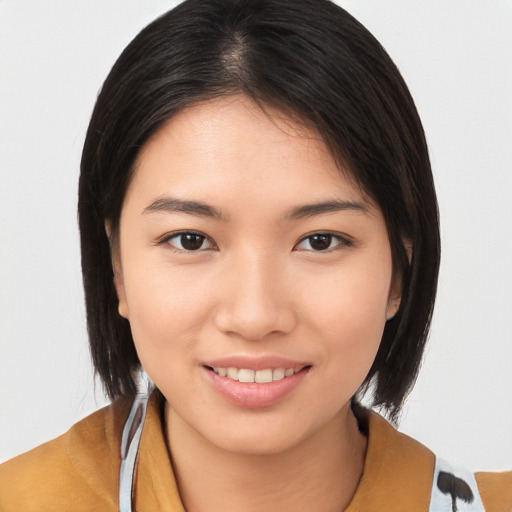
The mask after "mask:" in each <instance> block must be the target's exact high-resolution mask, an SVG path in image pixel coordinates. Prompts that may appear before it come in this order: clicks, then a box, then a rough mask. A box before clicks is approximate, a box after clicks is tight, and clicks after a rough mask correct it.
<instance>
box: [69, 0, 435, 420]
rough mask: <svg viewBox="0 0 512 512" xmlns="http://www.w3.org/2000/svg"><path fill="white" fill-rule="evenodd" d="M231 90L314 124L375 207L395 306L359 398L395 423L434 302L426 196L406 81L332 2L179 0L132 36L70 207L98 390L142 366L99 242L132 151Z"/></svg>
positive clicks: (123, 383) (91, 132) (100, 103)
mask: <svg viewBox="0 0 512 512" xmlns="http://www.w3.org/2000/svg"><path fill="white" fill-rule="evenodd" d="M234 94H244V95H246V96H248V97H249V98H251V99H252V100H254V101H255V102H256V103H257V104H258V105H260V107H261V108H263V109H265V107H266V106H271V107H274V108H277V109H279V110H280V111H282V112H283V113H284V114H286V115H288V116H290V117H292V118H293V119H294V120H296V121H298V122H301V123H303V124H304V126H308V127H310V128H313V129H314V130H316V132H317V133H318V134H320V136H321V137H322V138H323V140H324V142H325V143H326V145H327V147H328V148H329V149H330V151H331V152H332V155H333V157H334V158H335V159H336V161H337V162H338V164H339V167H340V172H345V173H348V175H349V176H351V177H352V178H353V179H354V180H355V182H356V183H358V184H359V186H360V187H361V190H362V191H363V192H364V193H365V194H367V195H368V196H369V197H370V198H371V199H373V201H375V203H376V204H377V205H378V206H379V207H380V208H381V210H382V212H383V215H384V218H385V220H386V224H387V229H388V234H389V240H390V245H391V251H392V257H393V264H394V269H395V272H396V273H397V275H399V276H400V278H401V283H402V300H401V304H400V308H399V310H398V312H397V314H396V315H395V317H394V318H392V319H391V320H388V322H387V323H386V326H385V330H384V333H383V336H382V341H381V344H380V348H379V351H378V353H377V356H376V358H375V361H374V363H373V366H372V367H371V369H370V371H369V373H368V375H367V377H366V379H365V381H364V383H363V385H362V386H361V388H360V390H359V392H358V394H357V396H359V395H360V394H361V392H362V391H363V390H366V389H368V387H369V386H370V388H371V390H372V392H373V405H374V406H378V407H381V408H383V409H384V410H385V412H387V414H388V416H389V417H390V418H392V419H396V418H397V416H398V414H399V412H400V408H401V406H402V404H403V401H404V399H405V397H406V395H407V393H408V392H409V391H410V389H411V387H412V386H413V384H414V382H415V379H416V376H417V373H418V370H419V366H420V362H421V357H422V353H423V349H424V346H425V342H426V339H427V335H428V331H429V327H430V321H431V316H432V310H433V306H434V300H435V293H436V288H437V275H438V269H439V258H440V244H439V225H438V210H437V201H436V195H435V190H434V185H433V179H432V173H431V169H430V162H429V156H428V150H427V144H426V141H425V136H424V132H423V128H422V125H421V121H420V119H419V116H418V113H417V111H416V108H415V106H414V102H413V100H412V98H411V96H410V93H409V91H408V89H407V86H406V85H405V83H404V81H403V79H402V77H401V75H400V73H399V72H398V70H397V68H396V67H395V65H394V64H393V62H392V61H391V59H390V57H389V56H388V55H387V53H386V52H385V50H384V49H383V48H382V46H381V45H380V44H379V43H378V41H377V40H376V39H375V38H374V37H373V36H372V35H371V34H370V33H369V32H368V30H366V29H365V28H364V27H363V26H362V25H361V24H360V23H359V22H358V21H357V20H355V19H354V18H353V17H352V16H351V15H349V14H348V13H347V12H345V11H344V10H343V9H341V8H340V7H338V6H337V5H335V4H334V3H332V2H330V1H329V0H186V1H185V2H183V3H181V4H180V5H178V6H177V7H176V8H174V9H172V10H171V11H169V12H168V13H166V14H164V15H163V16H161V17H160V18H158V19H157V20H156V21H154V22H153V23H151V24H150V25H149V26H147V27H146V28H145V29H144V30H142V31H141V32H140V33H139V34H138V35H137V37H136V38H135V39H134V40H133V41H132V42H131V43H130V44H129V46H128V47H127V48H126V49H125V50H124V52H123V53H122V55H121V56H120V57H119V59H118V60H117V62H116V63H115V65H114V66H113V68H112V70H111V72H110V74H109V76H108V77H107V79H106V81H105V83H104V85H103V87H102V89H101V92H100V94H99V96H98V99H97V103H96V106H95V108H94V111H93V114H92V119H91V122H90V125H89V129H88V132H87V137H86V141H85V146H84V150H83V155H82V162H81V175H80V185H79V202H78V209H79V224H80V232H81V248H82V272H83V280H84V288H85V300H86V311H87V323H88V332H89V339H90V347H91V353H92V359H93V362H94V366H95V368H96V372H97V374H99V376H100V377H101V379H102V382H103V385H104V388H105V391H106V393H107V394H108V395H109V397H110V398H116V397H118V396H121V395H132V394H134V393H135V392H136V378H135V375H136V372H137V370H139V369H140V362H139V359H138V357H137V353H136V351H135V347H134V342H133V338H132V335H131V332H130V325H129V323H128V321H127V320H125V319H123V318H122V317H121V316H120V315H119V314H118V311H117V307H118V300H117V296H116V291H115V288H114V282H113V278H114V276H113V270H112V265H111V245H110V242H112V243H114V244H115V243H116V237H117V235H118V228H119V218H120V214H121V209H122V206H123V200H124V197H125V194H126V190H127V187H128V186H129V184H130V180H131V177H132V175H133V172H134V164H135V162H136V159H137V155H138V154H139V151H140V149H141V147H142V146H143V145H144V144H145V143H146V142H147V140H148V139H149V137H151V136H152V135H153V134H154V133H155V132H156V131H157V130H158V129H159V128H160V127H161V126H162V125H163V123H165V121H166V120H168V119H169V118H171V117H172V116H174V115H176V113H177V112H179V111H181V110H183V109H185V108H187V107H190V106H191V105H193V104H195V103H197V102H201V101H207V100H209V99H213V98H217V97H220V96H228V95H234ZM106 221H107V222H109V223H110V225H111V228H112V236H111V239H112V240H111V241H109V239H108V238H107V235H106V234H105V222H106ZM404 242H405V243H407V244H410V245H411V246H412V256H411V257H409V256H410V253H409V254H408V252H407V250H406V248H405V247H404Z"/></svg>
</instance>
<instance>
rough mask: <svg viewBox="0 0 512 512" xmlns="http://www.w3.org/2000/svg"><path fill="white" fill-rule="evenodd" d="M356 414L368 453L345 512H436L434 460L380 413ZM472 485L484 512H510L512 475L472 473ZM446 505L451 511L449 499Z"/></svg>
mask: <svg viewBox="0 0 512 512" xmlns="http://www.w3.org/2000/svg"><path fill="white" fill-rule="evenodd" d="M356 415H357V416H358V419H359V420H360V427H361V425H362V426H363V427H364V428H362V431H363V432H364V433H365V434H366V435H367V436H368V448H367V452H366V459H365V468H364V473H363V476H362V478H361V481H360V484H359V488H358V489H357V491H356V494H355V495H354V498H353V502H352V503H351V506H350V507H349V509H348V511H347V512H352V511H354V512H355V511H358V512H359V511H360V510H379V512H409V511H411V510H436V511H437V510H439V509H437V508H435V505H434V508H432V506H431V505H432V503H431V498H432V494H433V493H432V490H433V485H434V474H435V471H436V467H437V460H438V459H437V457H436V455H435V454H434V453H433V452H431V451H430V450H429V449H428V448H426V447H425V446H424V445H422V444H421V443H419V442H418V441H416V440H414V439H413V438H411V437H409V436H407V435H405V434H403V433H400V432H399V431H397V430H396V429H395V428H394V427H393V426H392V425H390V424H389V423H388V422H387V421H386V420H385V419H384V418H382V417H381V416H379V415H378V414H376V413H374V412H371V411H368V410H363V409H359V410H357V414H356ZM465 473H466V472H465ZM455 476H457V472H455ZM473 480H476V483H475V488H476V487H478V492H479V494H480V496H481V500H482V503H483V505H484V507H485V511H486V512H512V472H510V471H509V472H505V473H476V474H475V475H474V479H473ZM397 499H399V502H397ZM448 502H449V505H450V507H449V509H450V510H451V504H452V500H451V498H450V499H448ZM443 510H444V508H443Z"/></svg>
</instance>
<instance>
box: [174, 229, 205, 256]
mask: <svg viewBox="0 0 512 512" xmlns="http://www.w3.org/2000/svg"><path fill="white" fill-rule="evenodd" d="M166 242H167V243H168V244H169V245H170V246H171V247H173V248H174V249H177V250H178V251H185V252H187V251H189V252H197V251H200V250H205V249H212V248H213V243H212V242H211V241H210V240H209V239H208V238H207V237H206V236H205V235H201V234H199V233H192V232H183V233H177V234H175V235H173V236H171V237H169V238H168V239H167V240H166Z"/></svg>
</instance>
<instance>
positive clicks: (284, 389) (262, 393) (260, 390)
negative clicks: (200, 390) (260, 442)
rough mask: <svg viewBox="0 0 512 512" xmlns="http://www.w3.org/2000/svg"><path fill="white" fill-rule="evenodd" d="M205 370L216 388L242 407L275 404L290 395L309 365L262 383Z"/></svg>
mask: <svg viewBox="0 0 512 512" xmlns="http://www.w3.org/2000/svg"><path fill="white" fill-rule="evenodd" d="M204 371H205V372H206V375H207V377H208V379H209V381H210V382H211V384H212V385H213V387H214V388H215V390H216V391H217V392H218V393H220V394H221V395H222V396H223V397H224V398H226V399H227V400H228V401H230V402H231V403H233V404H235V405H239V406H241V407H250V408H261V407H269V406H271V405H274V404H276V403H277V402H279V401H280V400H282V399H283V398H284V397H286V396H287V395H289V394H290V393H291V392H292V391H293V390H294V389H295V388H297V387H298V386H299V384H300V383H301V382H302V380H303V379H304V377H305V376H306V374H307V373H308V371H309V367H306V368H303V369H302V370H301V371H300V372H297V373H294V374H293V375H290V376H289V377H285V378H284V379H281V380H276V381H273V382H265V383H261V384H260V383H256V382H239V381H237V380H233V379H228V378H227V377H221V376H220V375H218V374H217V373H215V372H214V371H213V370H210V369H209V368H204Z"/></svg>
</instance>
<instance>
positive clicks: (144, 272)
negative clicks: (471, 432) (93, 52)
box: [0, 0, 512, 512]
mask: <svg viewBox="0 0 512 512" xmlns="http://www.w3.org/2000/svg"><path fill="white" fill-rule="evenodd" d="M79 216H80V230H81V237H82V269H83V276H84V286H85V294H86V304H87V317H88V327H89V337H90V343H91V351H92V355H93V360H94V364H95V367H96V370H97V372H98V374H99V375H100V376H101V378H102V380H103V383H104V385H105V389H106V391H107V393H108V394H109V396H110V397H111V398H112V399H114V402H113V404H112V405H111V406H109V407H107V408H106V409H103V410H101V411H99V412H97V413H95V414H93V415H92V416H90V417H88V418H86V419H85V420H83V421H82V422H80V423H78V424H77V425H75V426H74V427H73V428H72V429H71V430H70V431H69V432H68V433H67V434H65V435H64V436H62V437H61V438H59V439H57V440H55V441H52V442H50V443H48V444H46V445H43V446H41V447H39V448H37V449H35V450H33V451H32V452H29V453H28V454H25V455H22V456H20V457H17V458H16V459H13V460H12V461H10V462H8V463H7V464H5V465H3V466H2V467H1V468H0V509H1V510H6V511H10V510H13V511H14V510H38V511H41V510H84V511H85V510H112V511H115V510H122V511H123V512H125V511H129V510H162V511H164V510H165V511H183V510H186V511H188V512H196V511H209V512H215V511H218V510H219V511H220V510H223V511H228V512H229V511H230V510H245V511H251V510H260V509H262V508H263V509H265V510H267V511H273V510H276V511H277V510H279V511H282V510H286V511H287V510H293V511H301V510H304V511H306V510H307V511H310V510H325V511H333V512H334V511H340V510H346V511H351V512H355V511H382V512H385V511H394V512H396V511H400V510H403V511H416V510H418V511H419V510H429V509H430V510H432V511H442V510H461V511H462V510H468V511H469V510H471V511H473V510H484V509H485V510H488V511H502V510H510V509H512V490H511V489H512V473H510V472H509V473H502V474H489V473H478V474H476V476H475V475H473V474H472V473H469V472H464V471H458V470H453V469H452V468H451V467H450V466H449V465H447V464H446V463H444V462H443V461H441V460H440V459H438V458H436V456H435V455H434V454H433V453H432V452H430V451H429V450H428V449H427V448H425V447H424V446H422V445H420V444H419V443H417V442H416V441H414V440H412V439H410V438H408V437H406V436H404V435H402V434H399V433H398V432H396V431H395V430H394V429H393V428H392V427H391V426H390V425H389V424H388V423H387V422H386V421H385V420H384V419H383V418H381V417H380V416H378V415H377V414H376V413H373V412H370V411H369V410H366V409H364V408H362V407H361V406H360V405H359V403H358V397H360V396H361V394H362V393H363V392H364V391H365V390H367V389H368V388H369V387H370V388H371V389H372V391H373V405H377V406H381V407H382V408H383V409H384V411H386V413H387V415H388V417H389V418H391V419H393V418H396V417H397V415H398V413H399V411H400V408H401V406H402V403H403V400H404V397H405V396H406V394H407V392H408V391H409V390H410V388H411V386H412V385H413V383H414V380H415V378H416V375H417V372H418V368H419V363H420V360H421V355H422V352H423V348H424V345H425V341H426V337H427V334H428V328H429V324H430V319H431V314H432V308H433V303H434V297H435V292H436V282H437V272H438V267H439V230H438V218H437V203H436V197H435V191H434V187H433V181H432V175H431V171H430V164H429V158H428V152H427V147H426V143H425V138H424V135H423V130H422V127H421V123H420V120H419V118H418V115H417V112H416V109H415V107H414V104H413V101H412V99H411V97H410V95H409V93H408V90H407V87H406V86H405V84H404V82H403V80H402V78H401V77H400V74H399V73H398V71H397V70H396V68H395V66H394V65H393V63H392V62H391V60H390V59H389V57H388V56H387V54H386V53H385V52H384V50H383V49H382V47H381V46H380V45H379V43H378V42H377V41H376V40H375V39H374V38H373V37H372V36H371V34H369V32H368V31H367V30H366V29H364V27H362V26H361V25H360V24H359V23H358V22H357V21H355V20H354V19H353V18H352V17H351V16H350V15H348V14H347V13H346V12H345V11H343V10H342V9H340V8H339V7H337V6H336V5H334V4H333V3H330V2H328V1H326V0H293V1H292V0H284V1H283V0H268V1H250V0H245V1H236V0H188V1H186V2H184V3H183V4H181V5H179V6H178V7H177V8H175V9H174V10H172V11H170V12H169V13H168V14H166V15H164V16H162V17H161V18H159V19H158V20H156V21H155V22H154V23H153V24H151V25H150V26H148V27H147V28H146V29H144V30H143V31H142V32H141V33H140V34H139V35H138V36H137V37H136V38H135V40H134V41H133V42H132V43H131V44H130V45H129V46H128V48H127V49H126V50H125V51H124V52H123V54H122V55H121V57H120V58H119V60H118V61H117V63H116V65H115V66H114V68H113V69H112V72H111V73H110V75H109V77H108V78H107V80H106V82H105V84H104V86H103V88H102V91H101V94H100V96H99V98H98V101H97V104H96V107H95V110H94V113H93V116H92V119H91V123H90V126H89V131H88V135H87V139H86V143H85V147H84V151H83V158H82V167H81V177H80V195H79ZM142 369H144V371H145V373H147V375H148V376H149V379H150V381H151V382H152V384H151V385H148V384H146V377H145V374H141V370H142Z"/></svg>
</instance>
